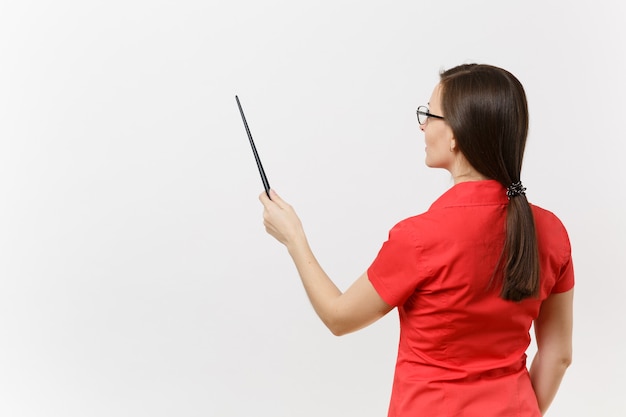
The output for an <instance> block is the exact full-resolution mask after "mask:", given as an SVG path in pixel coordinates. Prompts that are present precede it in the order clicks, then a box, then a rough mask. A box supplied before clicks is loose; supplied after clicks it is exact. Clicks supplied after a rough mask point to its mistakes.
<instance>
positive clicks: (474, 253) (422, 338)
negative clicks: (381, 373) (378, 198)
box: [368, 180, 573, 416]
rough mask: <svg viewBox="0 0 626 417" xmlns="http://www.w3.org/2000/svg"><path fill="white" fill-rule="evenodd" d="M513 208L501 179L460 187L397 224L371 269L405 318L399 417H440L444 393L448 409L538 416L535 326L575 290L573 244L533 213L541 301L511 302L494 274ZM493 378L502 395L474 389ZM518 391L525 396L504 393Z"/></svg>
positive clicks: (543, 215) (542, 214)
mask: <svg viewBox="0 0 626 417" xmlns="http://www.w3.org/2000/svg"><path fill="white" fill-rule="evenodd" d="M507 204H508V199H507V197H506V193H505V190H504V187H502V186H501V185H500V184H499V183H498V182H496V181H491V180H488V181H476V182H464V183H460V184H457V185H455V186H454V187H452V188H451V189H450V190H449V191H448V192H446V193H445V194H444V195H443V196H441V197H440V198H439V199H438V200H437V201H436V202H435V203H433V205H432V206H431V208H430V209H429V211H428V212H426V213H424V214H422V215H419V216H415V217H412V218H409V219H406V220H404V221H402V222H400V223H399V224H398V225H396V226H395V227H394V228H393V229H392V231H391V232H390V237H389V240H388V241H387V242H386V243H385V244H384V245H383V248H382V249H381V251H380V253H379V255H378V257H377V259H376V260H375V261H374V263H373V264H372V266H371V267H370V269H369V270H368V276H369V278H370V281H371V282H372V284H373V285H374V287H375V288H376V290H377V291H378V292H379V294H380V295H381V297H382V298H383V299H384V300H385V301H386V302H387V303H389V304H390V305H395V306H397V307H398V311H399V315H400V323H401V337H400V346H399V351H398V362H397V366H396V377H395V381H394V395H393V396H392V407H391V408H390V410H394V398H403V400H402V402H401V403H402V405H401V404H400V402H399V401H398V402H395V406H397V407H399V408H398V409H397V410H396V414H397V415H405V414H404V413H408V412H409V411H410V412H415V413H416V412H418V411H422V412H426V411H430V412H432V410H433V408H432V407H433V406H434V405H433V404H434V403H437V402H438V400H437V398H443V397H445V398H448V400H447V405H446V409H445V412H454V410H457V409H458V410H462V409H467V407H469V406H470V404H474V405H475V406H476V407H479V408H477V409H478V410H482V411H481V413H482V414H480V415H482V416H487V415H491V414H488V412H487V411H486V410H487V409H489V408H485V407H486V405H489V407H490V409H492V410H498V409H499V408H498V407H497V405H498V404H499V405H501V406H505V408H507V409H508V407H512V408H511V410H513V409H517V410H518V411H519V408H520V407H521V408H522V409H525V408H527V407H531V409H533V410H534V411H533V412H536V411H538V409H537V404H536V399H535V397H534V392H533V390H532V387H531V385H530V380H529V378H528V374H527V371H526V367H525V359H526V355H525V351H526V349H527V348H528V345H529V343H530V335H529V329H530V326H531V324H532V321H533V320H534V319H535V318H536V317H537V315H538V314H539V309H540V306H541V301H542V300H543V299H545V298H546V297H547V296H548V295H549V294H550V293H551V292H552V291H554V290H556V291H566V290H568V289H570V288H571V286H572V285H573V274H572V272H571V263H570V262H569V242H568V239H567V234H566V233H565V229H564V228H563V226H562V225H561V223H560V221H559V220H558V219H557V218H556V217H555V216H554V215H553V214H552V213H550V212H547V211H545V210H542V209H540V208H537V207H534V208H533V212H534V215H535V218H536V223H537V231H538V233H537V234H538V240H539V250H540V260H541V291H540V296H539V298H527V299H525V300H523V301H521V302H512V301H507V300H503V299H502V298H501V297H500V289H501V280H502V278H501V274H500V275H498V274H495V275H494V271H495V268H496V265H497V264H498V260H499V257H500V254H501V253H502V247H503V242H504V229H505V219H506V207H507ZM568 266H569V267H570V269H569V270H568V269H567V268H568ZM481 381H482V382H481ZM485 381H493V383H494V384H497V385H498V387H499V389H498V390H497V391H493V392H492V391H491V390H486V391H484V390H482V389H481V390H479V391H480V392H481V394H478V393H477V392H475V390H476V389H477V388H478V387H481V386H483V385H484V383H485ZM435 387H436V388H435ZM509 389H510V390H512V391H510V392H511V393H513V392H514V393H516V394H515V395H516V396H517V397H516V398H517V399H511V398H509V397H508V396H507V395H505V393H506V392H508V390H509ZM400 393H402V395H400ZM407 399H410V401H407ZM459 401H460V402H459ZM503 401H504V402H503ZM454 404H457V406H455V405H454ZM461 404H463V406H462V408H458V407H461ZM515 404H517V405H515ZM523 404H526V405H523ZM528 404H530V406H529V405H528ZM407 407H408V408H407ZM500 410H501V409H500ZM442 412H443V410H442ZM465 412H466V413H469V411H468V410H466V411H465ZM390 415H395V414H394V413H393V412H392V411H390ZM444 415H446V414H444ZM450 415H455V414H450ZM466 415H471V414H466ZM493 415H502V414H501V413H500V414H493ZM524 415H526V414H524Z"/></svg>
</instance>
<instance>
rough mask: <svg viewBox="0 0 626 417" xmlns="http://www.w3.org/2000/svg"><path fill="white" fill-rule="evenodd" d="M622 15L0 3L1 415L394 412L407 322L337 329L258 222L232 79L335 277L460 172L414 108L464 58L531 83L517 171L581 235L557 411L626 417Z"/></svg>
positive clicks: (435, 4)
mask: <svg viewBox="0 0 626 417" xmlns="http://www.w3.org/2000/svg"><path fill="white" fill-rule="evenodd" d="M624 9H625V6H624V5H623V3H621V2H620V1H619V0H615V1H612V2H608V1H596V2H592V3H589V2H567V3H566V2H547V1H541V2H540V1H524V2H513V1H506V2H505V1H499V0H491V1H487V0H483V1H465V0H458V1H416V0H411V1H396V2H386V3H383V2H373V1H346V0H333V1H327V0H322V1H316V2H298V1H287V0H280V1H279V0H266V1H228V2H227V1H223V2H218V1H199V0H197V1H183V0H180V1H158V0H153V1H139V0H124V1H111V0H109V1H93V0H92V1H68V0H59V1H56V2H48V1H24V0H20V1H11V0H2V2H1V3H0V415H2V416H64V417H68V416H81V417H82V416H220V417H227V416H251V415H259V416H320V415H324V416H383V415H386V410H387V404H388V400H389V394H390V390H391V382H392V375H393V366H394V361H395V354H396V346H397V337H398V324H397V315H396V313H395V311H393V312H391V313H390V314H389V315H388V316H386V317H385V318H384V319H382V320H381V321H379V322H378V323H375V324H374V325H372V326H371V327H369V328H367V329H364V330H362V331H361V332H358V333H356V334H352V335H348V336H345V337H342V338H336V337H334V336H332V335H331V334H330V332H329V331H328V330H327V329H325V328H324V326H323V324H322V323H321V322H320V321H319V320H318V319H317V317H316V316H315V314H314V312H313V310H312V308H311V307H310V305H309V303H308V300H307V299H306V296H305V294H304V291H303V290H302V288H301V284H300V282H299V279H298V277H297V275H296V273H295V269H294V267H293V266H292V264H291V261H290V259H289V257H288V255H287V253H286V251H285V250H284V248H283V247H281V246H280V245H279V244H278V243H276V242H275V241H274V240H273V239H272V238H271V237H270V236H269V235H267V234H266V233H265V231H264V228H263V226H262V221H261V212H262V210H261V206H260V204H259V203H258V201H257V196H258V194H259V193H260V192H261V191H262V185H261V182H260V180H259V178H258V173H257V171H256V167H255V164H254V160H253V157H252V153H251V151H250V147H249V144H248V140H247V138H246V136H245V132H244V129H243V125H242V123H241V120H240V117H239V113H238V111H237V107H236V104H235V100H234V96H235V94H238V95H239V97H240V99H241V101H242V104H243V106H244V110H245V111H246V115H247V117H248V122H249V124H250V128H251V130H252V133H253V135H254V138H255V140H256V143H257V147H258V150H259V153H260V154H261V157H262V158H263V162H264V165H265V169H266V172H267V174H268V176H269V180H270V184H271V185H272V186H273V187H274V188H275V189H276V190H277V191H278V192H279V193H280V194H281V195H282V196H283V197H284V198H285V199H286V200H288V201H289V202H290V203H291V204H293V205H294V206H295V207H296V209H297V210H298V213H299V214H300V216H301V218H302V220H303V223H304V225H305V228H306V230H307V232H308V234H309V239H310V242H311V245H312V247H313V248H314V250H315V251H316V254H317V256H318V258H319V260H320V262H321V263H322V265H323V266H324V267H325V269H326V270H327V272H328V273H329V275H330V276H331V277H333V279H334V280H335V282H336V283H337V285H338V286H339V287H340V288H344V289H345V288H347V286H348V285H349V284H350V283H351V282H352V281H353V280H354V279H355V278H356V277H357V276H359V275H360V274H361V273H362V272H363V271H364V270H365V269H366V268H367V267H368V266H369V264H370V262H371V261H372V260H373V259H374V256H375V255H376V253H377V252H378V249H379V248H380V245H381V244H382V242H383V241H384V240H385V239H386V237H387V232H388V230H389V228H391V227H392V226H393V225H394V224H395V223H396V222H397V221H399V220H401V219H402V218H405V217H408V216H410V215H413V214H417V213H420V212H422V211H424V210H426V209H427V208H428V206H429V205H430V203H431V202H432V201H433V200H434V199H435V198H436V197H438V196H439V195H440V194H441V193H443V192H444V191H445V190H446V189H447V188H448V187H449V186H450V185H451V181H450V178H449V174H448V173H447V172H445V171H437V170H429V169H428V168H426V167H425V166H424V163H423V161H424V141H423V134H422V133H421V132H420V131H419V129H418V125H417V122H416V119H415V108H416V107H417V106H418V105H420V104H424V103H425V102H427V101H428V99H429V97H430V93H431V91H432V88H433V87H434V85H435V84H436V82H437V80H438V72H439V70H440V69H442V68H450V67H452V66H455V65H457V64H460V63H465V62H480V63H488V64H493V65H497V66H502V67H504V68H506V69H508V70H510V71H511V72H513V73H514V74H516V75H517V76H518V78H519V79H520V80H521V81H522V83H523V84H524V86H525V88H526V90H527V94H528V99H529V105H530V111H531V132H530V136H529V143H528V147H527V153H526V159H525V165H524V171H523V177H522V178H523V181H524V184H525V185H526V186H527V187H528V197H529V199H530V200H531V201H533V202H534V203H536V204H539V205H542V206H544V207H546V208H548V209H550V210H552V211H554V212H555V213H556V214H557V215H558V216H559V217H560V218H561V219H562V221H563V222H564V224H565V225H566V227H567V228H568V230H569V232H570V237H571V241H572V246H573V253H574V257H575V266H576V273H577V289H576V306H575V313H576V317H575V318H576V322H575V356H574V364H573V365H572V367H571V368H570V370H569V371H568V373H567V375H566V377H565V381H564V383H563V385H562V388H561V391H560V393H559V395H558V397H557V399H556V401H555V403H554V405H553V407H552V409H551V410H550V412H549V415H551V416H574V415H575V416H592V415H593V416H623V415H625V414H626V406H625V405H624V402H623V398H622V397H623V387H624V382H623V381H624V372H625V371H626V367H625V365H624V361H623V355H624V352H625V351H626V332H625V330H626V326H625V324H624V317H625V315H626V308H625V305H626V303H625V302H624V296H625V292H626V285H625V284H624V278H625V273H624V267H623V262H624V258H625V256H626V239H625V236H626V222H625V220H624V213H625V212H626V203H625V200H626V197H624V195H625V194H626V189H625V188H624V157H625V156H624V153H625V151H626V145H625V140H626V138H625V136H626V135H625V134H624V128H623V121H624V118H625V117H626V106H625V104H624V103H625V101H624V97H625V95H626V87H625V81H624V74H626V58H625V54H624V41H625V40H626V29H625V28H624V24H623V23H624V16H625V15H626V13H625V10H624ZM529 353H530V354H531V356H532V353H533V347H532V346H531V348H530V351H529Z"/></svg>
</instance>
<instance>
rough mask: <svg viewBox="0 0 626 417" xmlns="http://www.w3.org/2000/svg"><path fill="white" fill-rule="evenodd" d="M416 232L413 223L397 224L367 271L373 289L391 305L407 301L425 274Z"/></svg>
mask: <svg viewBox="0 0 626 417" xmlns="http://www.w3.org/2000/svg"><path fill="white" fill-rule="evenodd" d="M413 235H414V233H412V230H411V227H410V225H407V224H406V223H399V224H397V225H396V226H395V227H394V228H393V229H391V231H390V232H389V239H388V240H387V241H386V242H385V243H384V244H383V246H382V247H381V249H380V251H379V252H378V255H377V256H376V259H374V262H373V263H372V265H371V266H370V267H369V268H368V270H367V276H368V278H369V280H370V282H371V283H372V285H373V286H374V289H375V290H376V292H377V293H378V295H380V297H381V298H382V299H383V300H384V301H385V302H386V303H387V304H389V305H391V306H399V305H402V304H404V302H405V301H406V300H407V299H408V298H409V297H410V296H411V295H412V294H413V293H414V292H415V290H416V288H417V286H418V285H419V282H420V281H421V280H423V279H424V278H425V277H426V273H425V268H424V267H423V266H422V265H420V262H419V261H420V259H419V258H420V256H419V255H420V252H421V247H420V245H419V244H418V242H417V241H416V239H414V237H413Z"/></svg>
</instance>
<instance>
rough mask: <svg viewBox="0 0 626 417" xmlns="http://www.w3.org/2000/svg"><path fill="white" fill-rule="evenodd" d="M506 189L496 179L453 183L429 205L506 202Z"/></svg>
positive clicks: (431, 207)
mask: <svg viewBox="0 0 626 417" xmlns="http://www.w3.org/2000/svg"><path fill="white" fill-rule="evenodd" d="M508 201H509V199H508V197H507V196H506V189H505V188H504V187H503V186H502V184H500V183H499V182H498V181H496V180H483V181H465V182H461V183H458V184H456V185H454V186H453V187H452V188H450V189H449V190H448V191H446V192H445V193H443V195H441V197H439V198H438V199H437V200H435V202H434V203H433V204H432V205H431V206H430V209H431V210H432V209H441V208H446V207H455V206H482V205H494V204H495V205H501V204H504V205H506V204H508Z"/></svg>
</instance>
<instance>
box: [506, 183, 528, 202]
mask: <svg viewBox="0 0 626 417" xmlns="http://www.w3.org/2000/svg"><path fill="white" fill-rule="evenodd" d="M518 195H526V187H524V186H523V185H522V182H521V181H518V182H514V183H513V184H511V185H510V186H509V187H508V188H507V189H506V196H507V197H508V198H509V200H510V199H511V198H513V197H517V196H518Z"/></svg>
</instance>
